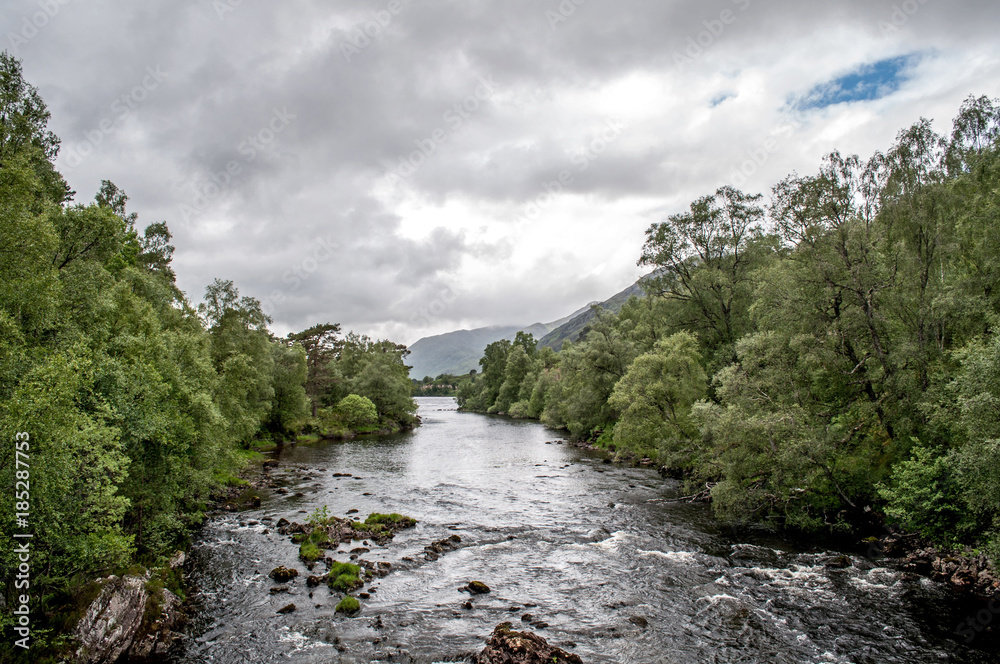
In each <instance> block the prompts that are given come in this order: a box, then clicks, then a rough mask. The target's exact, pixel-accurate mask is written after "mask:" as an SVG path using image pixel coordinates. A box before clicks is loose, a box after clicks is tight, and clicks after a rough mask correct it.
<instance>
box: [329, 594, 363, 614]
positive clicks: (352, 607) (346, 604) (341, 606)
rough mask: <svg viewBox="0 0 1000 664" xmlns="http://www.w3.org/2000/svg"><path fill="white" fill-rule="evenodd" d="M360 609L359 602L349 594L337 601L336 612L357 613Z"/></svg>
mask: <svg viewBox="0 0 1000 664" xmlns="http://www.w3.org/2000/svg"><path fill="white" fill-rule="evenodd" d="M360 610H361V603H360V602H358V600H356V599H354V598H353V597H351V596H350V595H348V596H347V597H345V598H344V599H342V600H340V601H339V602H337V608H336V610H335V611H336V613H357V612H358V611H360Z"/></svg>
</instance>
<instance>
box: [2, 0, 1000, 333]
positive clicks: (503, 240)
mask: <svg viewBox="0 0 1000 664" xmlns="http://www.w3.org/2000/svg"><path fill="white" fill-rule="evenodd" d="M0 26H2V30H0V37H2V40H3V48H4V49H6V50H7V51H9V52H10V53H12V54H13V55H15V56H16V57H18V58H20V59H21V60H22V62H23V67H24V73H25V76H26V78H27V79H28V81H29V82H30V83H31V84H33V85H35V86H36V87H37V88H38V89H39V91H40V92H41V94H42V96H43V98H44V100H45V101H46V103H47V104H48V107H49V110H50V112H51V114H52V118H51V121H50V129H52V130H53V131H54V132H55V133H56V134H57V135H58V136H60V137H61V139H62V151H61V153H60V155H59V158H58V160H57V167H58V168H59V169H60V171H61V172H62V173H63V174H64V175H65V176H66V178H67V180H68V182H69V184H70V186H71V187H72V188H73V189H74V190H75V191H76V201H77V202H81V203H85V202H88V201H90V200H92V199H93V196H94V194H95V193H96V191H97V189H98V187H99V186H100V182H101V180H103V179H108V180H111V181H112V182H114V183H115V184H116V185H118V186H119V187H120V188H122V189H123V190H124V191H125V192H126V193H127V194H128V195H129V197H130V200H129V209H130V211H133V212H137V213H138V214H139V225H140V226H144V225H147V224H150V223H154V222H158V221H166V222H167V224H168V226H169V228H170V230H171V232H172V233H173V235H174V241H173V243H174V245H175V246H176V252H175V254H174V269H175V271H176V273H177V275H178V276H177V283H178V286H179V287H180V288H181V289H182V290H183V291H184V292H185V293H186V294H187V296H188V298H189V299H190V300H192V301H193V302H198V301H200V300H201V298H202V295H203V293H204V290H205V287H206V286H207V285H208V284H209V283H211V281H212V280H213V279H215V278H222V279H230V280H232V281H234V282H235V284H236V286H237V287H238V288H239V290H240V293H241V294H242V295H250V296H253V297H256V298H257V299H259V300H260V301H261V302H262V304H263V305H264V308H265V310H266V311H267V312H268V313H269V314H270V315H271V317H272V318H273V321H274V322H273V324H272V325H271V329H272V330H274V331H275V332H276V333H278V334H282V335H283V334H286V333H288V332H291V331H297V330H301V329H305V328H306V327H309V326H310V325H313V324H315V323H321V322H339V323H341V324H342V325H343V327H344V329H345V330H346V329H350V330H355V331H357V332H360V333H364V334H368V335H371V336H374V337H378V338H391V339H393V340H395V341H397V342H401V343H406V344H411V343H413V342H414V341H416V340H417V339H419V338H421V337H423V336H428V335H432V334H439V333H443V332H447V331H451V330H455V329H470V328H474V327H480V326H485V325H493V324H497V325H500V324H503V325H510V324H524V325H528V324H531V323H534V322H539V321H541V322H547V321H552V320H555V319H557V318H560V317H562V316H565V315H567V314H569V313H570V312H572V311H574V310H576V309H579V308H580V307H581V306H584V305H586V304H587V303H588V302H591V301H594V300H604V299H606V298H608V297H610V296H611V295H613V294H614V293H616V292H618V291H620V290H622V289H624V288H625V287H627V286H628V285H630V284H631V283H633V282H634V281H635V280H636V279H637V278H638V277H639V276H640V275H641V274H642V273H643V269H642V268H639V267H637V265H636V261H637V259H638V257H639V255H640V252H641V249H642V244H643V240H644V231H645V230H646V229H647V228H648V227H649V226H650V224H652V223H655V222H658V221H663V220H664V219H665V218H666V217H667V216H668V215H670V214H674V213H677V212H680V211H683V210H684V209H686V208H687V206H688V205H689V204H690V202H691V201H693V200H695V199H696V198H698V197H700V196H703V195H706V194H711V193H712V192H714V191H715V190H716V189H717V188H718V187H720V186H723V185H734V186H737V187H739V188H741V189H743V190H744V191H747V192H752V193H758V192H759V193H763V194H765V198H767V196H768V194H769V191H770V189H771V187H772V186H773V185H774V184H775V183H776V182H778V181H779V180H781V179H782V178H784V177H785V176H787V175H789V174H791V173H793V172H797V173H799V174H808V173H812V172H815V171H816V170H818V168H819V166H820V163H821V161H822V159H823V156H824V155H826V154H828V153H829V152H831V151H833V150H839V151H841V152H842V153H846V154H859V155H861V156H862V157H868V156H870V155H871V154H873V153H874V152H875V151H876V150H886V149H888V148H889V147H890V146H891V145H892V142H893V140H894V138H895V136H896V134H897V133H898V132H899V131H900V130H902V129H904V128H905V127H908V126H910V125H911V124H913V123H914V122H916V121H917V120H918V119H920V118H921V117H926V118H930V119H932V120H933V121H934V123H935V128H936V129H937V130H938V131H939V132H941V133H949V132H950V123H951V119H952V118H954V116H955V115H956V114H957V112H958V109H959V107H960V105H961V103H962V102H963V100H965V99H966V98H967V97H968V96H969V95H976V96H979V95H988V96H990V97H997V96H1000V40H998V39H997V37H996V35H997V30H998V28H1000V3H998V2H996V1H995V0H981V1H963V0H905V1H899V0H892V1H883V0H874V1H873V0H825V1H823V2H814V1H803V0H795V1H793V0H773V1H769V2H766V1H765V0H710V1H707V2H705V1H682V2H677V1H675V2H670V1H664V0H615V1H614V2H611V1H610V0H503V1H502V2H501V1H499V0H497V1H494V2H486V1H484V0H438V1H435V0H424V1H419V0H370V1H367V2H362V1H360V0H340V1H338V2H336V3H330V2H320V1H318V0H300V1H289V2H282V3H277V2H263V1H261V0H256V1H254V0H191V1H188V2H176V1H173V2H167V1H166V0H144V1H143V2H134V1H128V2H126V1H124V0H116V1H111V0H105V1H101V0H90V1H87V2H84V1H83V0H34V1H32V0H6V1H5V2H4V3H3V7H2V8H0Z"/></svg>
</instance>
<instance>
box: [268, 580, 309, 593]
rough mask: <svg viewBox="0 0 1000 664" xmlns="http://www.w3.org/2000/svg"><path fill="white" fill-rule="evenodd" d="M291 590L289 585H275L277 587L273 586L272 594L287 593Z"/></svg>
mask: <svg viewBox="0 0 1000 664" xmlns="http://www.w3.org/2000/svg"><path fill="white" fill-rule="evenodd" d="M310 578H311V577H310ZM289 590H290V589H289V587H288V586H275V587H273V588H271V594H272V595H277V594H278V593H287V592H288V591H289Z"/></svg>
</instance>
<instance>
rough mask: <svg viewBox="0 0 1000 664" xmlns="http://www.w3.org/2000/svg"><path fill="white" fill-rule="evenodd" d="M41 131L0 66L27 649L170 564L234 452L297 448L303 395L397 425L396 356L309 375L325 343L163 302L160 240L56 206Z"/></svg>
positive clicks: (6, 554)
mask: <svg viewBox="0 0 1000 664" xmlns="http://www.w3.org/2000/svg"><path fill="white" fill-rule="evenodd" d="M48 120H49V113H48V111H47V110H46V108H45V104H44V103H43V101H42V99H41V97H40V96H39V95H38V92H37V90H35V89H34V88H33V87H32V86H30V85H28V84H27V83H26V82H25V81H24V80H23V78H22V70H21V65H20V62H18V61H17V60H16V59H14V58H12V57H11V56H10V55H8V54H7V53H0V437H2V438H3V440H5V441H8V442H7V444H4V445H2V446H0V479H2V482H3V483H4V485H5V486H8V487H14V482H15V477H16V476H15V472H16V470H17V469H16V468H15V454H14V452H15V449H14V444H13V441H14V440H15V437H17V438H18V439H24V440H25V442H26V443H27V444H28V447H27V449H26V450H24V451H26V452H27V453H28V454H29V458H30V467H31V469H32V472H31V476H30V487H31V489H30V495H31V501H30V502H31V505H30V520H29V526H28V528H29V529H30V530H31V532H33V534H34V539H33V540H32V542H33V551H32V568H33V569H35V570H38V571H39V574H38V575H37V576H36V577H35V578H34V579H33V584H32V595H33V597H39V598H41V601H40V604H39V605H38V606H36V607H34V608H33V613H34V615H36V616H37V617H38V619H37V622H36V624H35V625H33V632H34V633H37V634H39V635H43V634H45V633H47V631H51V630H53V629H55V630H58V629H60V628H61V626H63V624H64V622H65V621H67V620H68V619H69V618H70V617H71V616H72V615H75V614H76V613H78V609H79V606H77V604H78V603H79V602H81V601H84V600H85V599H86V597H87V590H86V589H87V585H88V582H89V581H91V580H92V579H94V578H97V577H100V576H107V575H108V574H112V573H118V572H121V571H122V570H126V569H129V568H134V567H136V566H137V565H142V566H146V567H155V566H157V565H160V564H161V563H162V562H163V560H164V558H165V557H166V556H168V555H169V554H171V553H173V551H175V550H176V549H177V548H178V547H182V546H184V545H185V543H186V542H187V540H188V539H189V537H190V535H191V532H192V529H193V527H195V526H197V525H198V524H200V523H201V521H202V520H203V519H204V513H205V511H206V508H207V506H208V503H209V502H210V500H211V498H212V495H213V493H214V492H216V491H217V490H218V489H219V488H220V487H222V486H223V485H224V484H240V483H243V482H244V481H243V480H239V479H238V478H236V477H235V475H236V474H237V473H238V472H239V470H240V469H241V467H242V466H243V465H245V464H246V463H248V461H249V460H250V458H251V456H252V455H251V454H250V453H249V452H248V449H249V448H250V447H251V446H252V445H254V444H255V443H256V442H257V441H259V439H260V438H262V437H267V438H270V439H272V440H275V441H278V442H280V441H283V440H287V439H289V438H294V436H295V435H297V434H298V433H299V432H300V431H301V429H302V426H303V423H304V421H305V419H306V416H307V415H308V413H309V410H308V399H307V396H315V393H316V390H317V389H319V388H317V387H316V386H317V385H320V386H323V389H325V390H327V391H329V390H332V389H334V388H335V382H336V380H343V379H342V378H341V377H346V379H347V380H352V381H355V382H357V383H358V389H354V388H355V386H354V385H351V386H350V387H351V390H350V391H353V392H356V393H357V394H359V395H362V396H365V397H368V398H370V399H371V401H372V402H374V403H375V404H381V407H382V408H383V411H380V415H384V417H385V418H387V419H388V418H396V419H397V421H400V422H406V423H411V424H412V423H413V421H414V418H413V417H412V410H413V405H412V401H411V400H409V389H410V388H409V381H408V380H406V378H405V373H406V368H405V366H404V365H403V361H402V360H403V358H404V357H405V354H406V349H405V348H403V347H401V346H397V345H396V344H392V343H391V342H370V341H368V340H366V339H365V338H362V337H357V336H354V335H352V336H350V337H349V338H348V340H347V341H346V342H343V341H341V340H338V341H337V343H336V344H335V346H336V348H338V349H340V348H342V347H344V346H350V353H351V358H352V359H351V366H352V367H353V369H351V370H349V369H348V368H347V367H343V368H341V367H339V366H331V367H329V371H328V372H327V373H323V372H319V373H317V372H316V371H315V369H316V367H317V365H322V366H323V367H327V366H328V365H329V361H330V360H331V359H341V360H342V359H343V358H342V357H340V358H332V356H330V355H329V354H326V355H324V354H323V353H319V352H318V351H317V350H316V349H317V348H322V349H323V350H324V352H325V351H326V350H328V349H329V347H330V342H329V338H328V337H329V333H330V331H331V330H333V332H336V331H338V330H339V326H336V325H326V326H316V327H314V328H310V330H307V331H306V332H305V333H302V334H301V335H299V337H298V338H293V339H290V340H288V339H286V340H278V339H276V338H275V337H274V336H273V335H272V334H271V332H270V331H269V330H268V328H267V326H268V324H269V323H270V320H269V318H268V317H267V316H266V315H265V314H264V312H263V310H262V308H261V305H260V303H259V302H258V301H257V300H256V299H254V298H252V297H248V296H243V295H240V293H239V291H238V289H237V287H236V285H235V284H233V282H231V281H226V280H219V279H217V280H215V281H214V282H213V283H212V284H210V285H209V286H208V287H207V289H206V291H205V297H204V302H203V303H202V304H200V305H198V306H197V307H195V306H194V305H193V304H192V303H191V302H189V301H188V300H187V298H186V297H185V296H184V294H183V293H182V292H181V291H180V290H178V289H177V287H176V285H175V274H174V272H173V268H172V267H171V260H172V258H173V254H174V247H173V246H172V245H171V244H170V242H171V234H170V230H169V228H168V226H167V224H166V222H163V221H160V222H156V223H153V224H150V225H148V226H146V227H145V229H144V230H140V227H139V226H137V223H138V215H137V213H135V212H133V211H131V210H129V209H128V196H127V195H126V194H125V192H124V191H122V190H121V189H119V188H118V187H117V186H116V185H115V184H114V183H112V182H110V181H107V180H104V181H102V182H101V185H100V188H99V190H98V191H97V193H96V195H95V198H94V200H93V201H92V202H89V203H78V202H74V201H73V195H74V194H73V192H71V191H69V189H68V187H67V186H66V183H65V181H64V180H63V178H62V176H61V175H59V173H58V172H57V171H56V170H55V168H54V166H53V162H54V159H55V158H56V156H57V154H58V150H59V140H58V138H57V137H56V136H55V135H54V134H52V132H50V131H49V130H48V129H47V123H48ZM324 335H326V336H324ZM317 358H319V359H317ZM310 361H312V368H313V369H314V372H313V373H312V374H310V366H311V365H310ZM324 362H325V363H326V364H324ZM369 365H372V366H373V368H371V369H369V370H368V373H367V374H365V369H366V367H368V366H369ZM372 374H381V375H382V376H387V377H388V379H387V380H389V381H390V382H391V384H389V385H385V384H384V383H385V381H383V382H381V383H380V382H379V380H377V379H376V378H374V377H372ZM400 376H402V379H401V378H400ZM324 381H325V382H324ZM307 387H308V388H309V390H310V392H309V393H307ZM364 389H368V390H369V391H370V392H371V394H369V393H368V392H365V391H363V390H364ZM325 394H326V392H324V393H323V394H322V395H320V398H323V396H325ZM374 395H378V399H376V398H375V396H374ZM400 395H404V396H400ZM343 396H346V393H345V394H343V395H339V396H338V397H337V399H340V398H342V397H343ZM359 398H360V397H359ZM333 403H336V400H335V401H334V402H333ZM366 412H367V413H368V415H370V411H366ZM22 432H23V433H26V434H27V435H28V437H29V438H27V439H25V437H24V436H18V434H20V433H22ZM14 496H15V494H14V492H13V491H6V492H2V493H0V508H2V513H0V524H2V526H3V528H4V531H5V532H7V533H11V532H16V529H15V525H16V524H15V522H14V518H15V516H14V515H15V512H17V511H24V510H18V509H15V500H14ZM310 544H311V545H313V546H315V547H317V548H318V546H319V545H320V544H322V542H319V541H312V542H310ZM305 553H306V554H307V555H311V552H310V551H306V552H305ZM0 565H2V571H0V605H2V606H4V607H12V606H13V605H14V603H13V602H12V600H11V597H12V596H13V593H14V591H15V588H14V577H13V570H15V569H16V561H15V554H14V552H13V549H12V548H11V547H4V548H3V549H0ZM43 570H44V573H43V572H42V571H43ZM8 613H9V610H7V611H5V612H4V614H3V615H2V616H0V623H3V624H6V620H7V615H8ZM53 642H54V641H53ZM40 645H41V642H40V641H36V642H34V643H33V650H32V651H33V652H35V648H36V647H38V646H40ZM37 655H38V657H39V658H40V659H44V658H45V656H46V654H45V653H43V652H41V651H40V650H39V651H38V652H37Z"/></svg>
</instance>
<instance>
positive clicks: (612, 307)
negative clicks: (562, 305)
mask: <svg viewBox="0 0 1000 664" xmlns="http://www.w3.org/2000/svg"><path fill="white" fill-rule="evenodd" d="M645 279H646V277H642V278H641V279H639V281H637V282H635V283H634V284H632V285H631V286H629V287H628V288H626V289H625V290H623V291H621V292H620V293H616V294H615V295H612V296H611V297H610V298H608V299H607V300H605V301H604V302H596V303H593V304H596V305H597V306H599V307H600V308H602V309H606V310H608V311H610V312H612V313H618V312H619V311H621V308H622V305H624V304H625V303H626V302H628V299H629V298H630V297H632V296H633V295H635V296H636V297H642V296H643V293H644V291H643V287H642V282H643V281H644V280H645ZM592 320H594V309H593V305H589V306H587V307H585V308H584V309H582V310H580V311H579V312H577V313H576V314H574V315H573V316H572V317H571V318H570V319H569V320H568V321H566V322H564V323H563V324H562V325H559V326H558V327H556V328H555V329H553V330H552V331H551V332H549V333H548V334H546V335H545V336H544V337H542V338H541V339H540V340H539V342H538V345H539V347H541V346H548V347H549V348H552V349H554V350H560V349H561V348H562V345H563V342H564V341H566V340H569V341H577V340H578V339H579V338H580V337H581V336H582V335H583V334H584V333H585V331H586V328H587V327H588V326H589V325H590V322H591V321H592Z"/></svg>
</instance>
